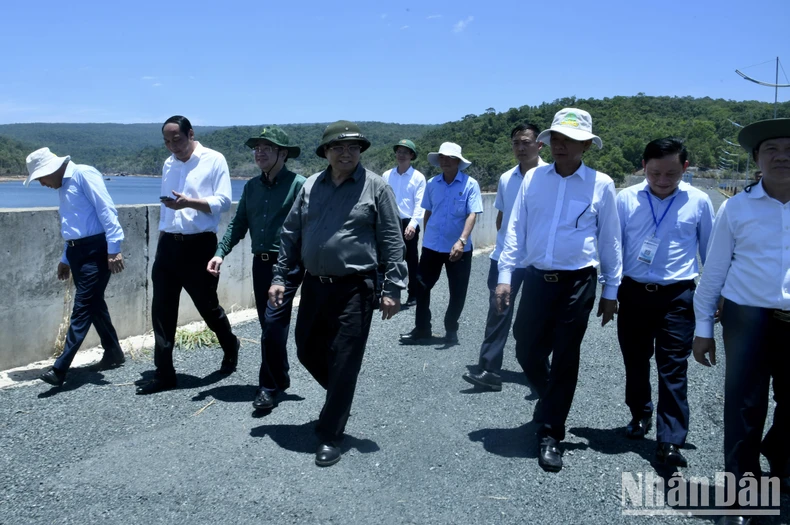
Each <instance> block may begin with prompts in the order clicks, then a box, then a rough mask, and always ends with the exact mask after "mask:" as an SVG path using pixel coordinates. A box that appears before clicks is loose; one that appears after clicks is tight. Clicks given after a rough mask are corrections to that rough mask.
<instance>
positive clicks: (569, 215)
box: [565, 200, 597, 229]
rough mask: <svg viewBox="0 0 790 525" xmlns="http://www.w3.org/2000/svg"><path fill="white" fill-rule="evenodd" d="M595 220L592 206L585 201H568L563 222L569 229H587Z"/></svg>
mask: <svg viewBox="0 0 790 525" xmlns="http://www.w3.org/2000/svg"><path fill="white" fill-rule="evenodd" d="M596 220H597V217H596V213H595V210H594V209H593V207H592V204H591V203H589V202H586V201H574V200H572V201H568V210H567V211H566V213H565V222H566V224H568V226H570V227H571V228H579V229H582V228H587V227H589V226H591V225H593V224H595V221H596Z"/></svg>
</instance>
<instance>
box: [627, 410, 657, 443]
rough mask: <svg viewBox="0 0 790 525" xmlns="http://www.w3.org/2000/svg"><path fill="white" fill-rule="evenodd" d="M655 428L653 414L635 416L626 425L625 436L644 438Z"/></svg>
mask: <svg viewBox="0 0 790 525" xmlns="http://www.w3.org/2000/svg"><path fill="white" fill-rule="evenodd" d="M651 428H653V416H652V415H650V416H645V417H643V418H641V419H638V418H634V419H632V420H631V422H630V423H628V425H627V426H626V427H625V437H627V438H628V439H642V438H643V437H645V435H646V434H647V433H648V432H650V429H651Z"/></svg>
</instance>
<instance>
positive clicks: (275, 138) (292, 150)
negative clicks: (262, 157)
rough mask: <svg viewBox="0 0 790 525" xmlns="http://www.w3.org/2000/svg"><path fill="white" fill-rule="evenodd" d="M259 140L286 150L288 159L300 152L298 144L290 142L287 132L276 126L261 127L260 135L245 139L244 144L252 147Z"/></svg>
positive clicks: (293, 157) (295, 156)
mask: <svg viewBox="0 0 790 525" xmlns="http://www.w3.org/2000/svg"><path fill="white" fill-rule="evenodd" d="M261 142H271V143H272V144H274V145H275V146H277V147H279V148H282V149H285V150H287V151H288V158H289V159H295V158H297V157H298V156H299V154H300V153H301V152H302V150H301V148H300V147H299V146H296V145H294V144H293V143H292V142H291V138H290V137H289V136H288V133H286V132H285V131H284V130H282V129H281V128H278V127H276V126H272V127H268V128H263V130H262V131H261V134H260V135H258V136H257V137H251V138H249V139H247V142H245V143H244V144H245V145H246V146H247V147H248V148H250V149H252V148H254V147H255V146H257V145H258V144H260V143H261Z"/></svg>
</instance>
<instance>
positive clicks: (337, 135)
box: [315, 120, 370, 159]
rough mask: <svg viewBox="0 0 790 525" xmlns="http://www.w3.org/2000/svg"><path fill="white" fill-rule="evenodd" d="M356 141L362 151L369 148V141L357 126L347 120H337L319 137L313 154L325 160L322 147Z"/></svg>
mask: <svg viewBox="0 0 790 525" xmlns="http://www.w3.org/2000/svg"><path fill="white" fill-rule="evenodd" d="M351 140H354V141H357V142H360V143H361V145H362V151H365V150H366V149H368V148H369V147H370V141H369V140H368V139H366V138H365V136H364V135H362V133H361V132H360V131H359V126H357V125H356V124H354V123H353V122H349V121H348V120H338V121H337V122H333V123H332V124H330V125H328V126H327V127H326V129H325V130H324V136H323V137H321V144H319V146H318V148H316V150H315V154H316V155H318V156H319V157H321V158H324V159H325V158H326V154H325V153H324V147H325V146H328V145H329V144H331V143H333V142H348V141H351Z"/></svg>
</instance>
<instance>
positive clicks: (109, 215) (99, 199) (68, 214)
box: [58, 162, 123, 264]
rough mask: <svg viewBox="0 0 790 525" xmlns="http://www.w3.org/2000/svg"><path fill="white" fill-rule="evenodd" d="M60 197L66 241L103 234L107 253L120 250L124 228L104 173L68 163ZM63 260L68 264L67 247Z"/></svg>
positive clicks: (61, 222)
mask: <svg viewBox="0 0 790 525" xmlns="http://www.w3.org/2000/svg"><path fill="white" fill-rule="evenodd" d="M58 197H59V199H60V207H59V208H58V212H59V214H60V234H61V235H62V236H63V240H65V241H72V240H75V239H82V238H83V237H90V236H92V235H98V234H100V233H104V234H105V236H106V238H107V253H108V254H116V253H120V251H121V241H123V229H122V228H121V224H120V223H119V222H118V211H117V210H116V209H115V203H114V202H113V201H112V197H110V194H109V193H108V192H107V187H106V186H105V185H104V179H102V174H101V173H99V171H98V170H97V169H96V168H94V167H92V166H86V165H83V164H74V163H73V162H69V164H68V166H66V173H65V174H64V175H63V185H62V186H61V187H60V188H59V189H58ZM67 246H68V244H64V245H63V253H62V254H61V256H60V262H62V263H63V264H68V259H66V248H67Z"/></svg>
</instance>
